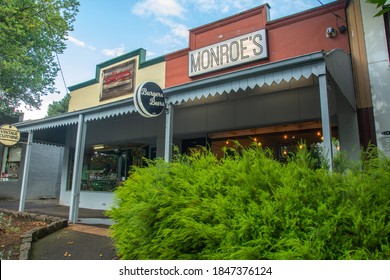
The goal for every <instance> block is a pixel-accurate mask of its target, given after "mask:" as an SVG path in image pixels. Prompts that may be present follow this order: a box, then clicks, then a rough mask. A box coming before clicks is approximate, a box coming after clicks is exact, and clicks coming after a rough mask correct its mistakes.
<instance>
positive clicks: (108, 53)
mask: <svg viewBox="0 0 390 280" xmlns="http://www.w3.org/2000/svg"><path fill="white" fill-rule="evenodd" d="M102 53H103V54H104V55H105V56H111V57H116V56H120V55H122V54H124V53H125V47H124V46H121V47H119V48H113V49H104V50H103V51H102Z"/></svg>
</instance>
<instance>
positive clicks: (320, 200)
mask: <svg viewBox="0 0 390 280" xmlns="http://www.w3.org/2000/svg"><path fill="white" fill-rule="evenodd" d="M365 158H366V160H365V162H364V164H361V166H362V167H361V168H359V169H357V168H351V169H345V168H344V169H343V172H342V173H338V172H329V171H328V170H327V169H325V168H316V167H315V166H316V160H315V159H314V158H313V156H312V155H311V154H310V152H309V151H308V150H307V149H302V150H299V151H298V152H297V153H295V154H294V155H292V156H291V157H290V159H289V160H288V161H287V162H285V163H281V162H278V161H277V160H275V159H273V158H272V156H271V153H270V152H269V151H267V150H265V149H261V148H258V147H255V146H253V147H250V148H245V149H244V148H242V147H239V148H237V149H232V150H231V151H230V152H229V153H227V152H226V153H225V157H223V158H222V159H217V158H216V157H215V156H214V155H213V154H212V153H211V152H210V151H208V150H207V149H204V150H202V151H197V152H194V153H193V154H191V155H183V156H179V157H177V158H175V160H174V161H172V162H170V163H166V162H164V161H163V160H161V159H157V160H154V161H149V162H148V166H147V167H139V168H135V169H134V170H133V171H132V173H131V175H130V176H129V178H128V179H127V180H126V181H125V182H124V184H123V185H122V186H121V187H119V188H118V189H117V190H116V192H115V203H114V206H113V207H112V209H111V210H110V211H108V215H109V216H110V218H111V219H112V220H113V221H114V225H112V227H111V230H112V237H113V239H114V241H115V244H116V247H117V250H118V253H119V254H120V255H121V256H122V258H123V259H141V260H147V259H154V260H156V259H165V260H169V259H178V260H186V259H195V260H197V259H203V260H204V259H214V260H216V259H217V260H224V259H245V260H247V259H274V260H279V259H283V260H296V259H308V260H309V259H316V260H326V259H332V260H333V259H390V216H389V215H390V160H389V159H388V158H386V157H384V156H382V157H378V156H371V157H370V156H366V157H365Z"/></svg>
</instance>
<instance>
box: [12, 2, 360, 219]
mask: <svg viewBox="0 0 390 280" xmlns="http://www.w3.org/2000/svg"><path fill="white" fill-rule="evenodd" d="M344 6H345V2H344V1H337V2H334V3H331V4H328V5H326V6H324V7H319V8H315V9H312V10H308V11H305V12H303V13H299V14H296V15H292V16H289V17H286V18H282V19H279V20H274V21H270V20H269V6H268V5H262V6H259V7H256V8H254V9H251V10H248V11H245V12H242V13H240V14H237V15H234V16H232V17H229V18H225V19H222V20H220V21H217V22H214V23H210V24H207V25H204V26H201V27H198V28H195V29H192V30H189V47H188V48H186V49H183V50H179V51H177V52H174V53H171V54H168V55H165V56H163V57H159V58H156V59H153V60H149V61H146V60H145V57H146V55H145V54H146V53H145V51H144V50H143V49H139V50H136V51H133V52H131V53H128V54H125V55H123V56H120V57H118V58H116V59H114V60H110V61H107V62H104V63H102V64H99V65H97V67H96V75H95V78H94V79H92V80H89V81H86V82H85V83H82V84H79V85H75V86H73V87H70V88H69V89H70V91H71V101H70V106H69V112H68V113H67V114H64V115H61V116H58V117H53V118H48V119H43V120H36V121H30V122H23V123H18V124H16V126H17V127H18V128H19V129H20V130H21V131H22V132H24V133H27V134H28V135H29V136H30V137H29V139H30V140H29V141H31V142H35V143H48V144H51V145H57V146H61V147H64V148H63V149H64V153H63V162H62V165H61V166H62V170H61V191H60V203H61V204H64V205H69V206H70V214H69V219H70V220H71V221H77V211H78V210H77V209H78V207H86V208H93V209H108V208H109V207H110V205H111V204H112V203H113V193H112V191H113V190H114V189H115V188H116V187H117V186H118V185H119V184H120V183H121V182H122V181H123V180H125V178H126V177H127V174H128V172H129V171H130V170H131V168H132V166H139V165H142V164H143V162H142V158H143V157H146V158H150V159H153V158H155V157H164V158H165V160H166V161H169V160H170V159H171V157H172V149H173V147H174V146H177V147H178V148H179V150H180V151H181V152H183V153H185V152H189V151H190V150H191V148H196V147H197V146H199V145H200V146H205V145H208V146H209V147H211V149H212V151H213V152H214V153H216V154H217V155H220V153H221V149H222V148H223V147H225V146H229V145H232V143H233V142H235V141H238V142H240V143H241V144H242V145H244V146H246V145H250V144H251V143H253V142H255V143H257V144H258V145H261V146H264V147H268V148H270V149H271V150H272V151H274V155H275V157H276V158H278V159H280V160H283V158H284V157H285V155H286V154H287V153H288V152H289V150H290V149H291V148H292V147H293V146H296V145H298V144H299V143H300V142H301V141H304V142H306V143H307V144H308V145H310V144H315V143H321V145H323V147H324V149H325V151H326V157H327V160H328V161H329V162H330V161H331V158H332V152H333V151H334V149H332V138H333V137H334V138H337V139H338V141H339V143H340V148H341V149H343V150H346V151H348V152H349V153H350V154H351V157H354V156H355V157H357V156H358V154H359V148H360V143H359V132H358V123H357V115H356V101H355V92H354V84H353V77H352V70H351V60H350V55H349V51H350V49H349V40H348V34H344V33H343V34H342V33H339V34H337V35H336V36H330V37H329V36H328V35H329V34H328V33H327V30H328V28H329V27H330V26H332V25H334V23H335V20H336V19H335V14H337V15H338V16H339V17H341V18H345V10H344ZM148 82H153V83H154V84H157V85H158V86H159V87H160V88H161V89H162V92H163V94H164V98H163V99H164V103H165V104H164V107H165V109H164V111H163V112H162V113H161V114H159V115H158V116H157V115H156V116H153V115H148V114H145V112H144V110H143V109H142V108H141V111H140V108H139V107H140V106H139V105H137V102H138V101H137V100H138V99H137V92H138V90H139V89H140V85H144V84H145V83H148ZM145 95H148V96H149V97H151V98H150V99H149V101H148V102H149V104H152V103H153V104H157V103H158V104H159V105H161V104H160V103H161V102H160V101H159V102H157V101H156V98H157V97H160V93H156V91H155V90H145ZM27 158H28V156H27Z"/></svg>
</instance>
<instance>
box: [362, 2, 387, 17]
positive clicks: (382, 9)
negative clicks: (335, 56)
mask: <svg viewBox="0 0 390 280" xmlns="http://www.w3.org/2000/svg"><path fill="white" fill-rule="evenodd" d="M366 2H367V3H371V4H374V5H376V8H377V9H380V11H379V12H378V13H377V14H376V15H375V16H376V17H378V16H381V15H383V14H384V13H387V12H388V11H390V6H389V5H386V2H387V0H366Z"/></svg>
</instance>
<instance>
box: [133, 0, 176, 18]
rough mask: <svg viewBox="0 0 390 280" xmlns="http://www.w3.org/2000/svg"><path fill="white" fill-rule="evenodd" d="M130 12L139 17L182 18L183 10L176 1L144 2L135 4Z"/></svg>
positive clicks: (149, 0) (154, 0) (147, 0)
mask: <svg viewBox="0 0 390 280" xmlns="http://www.w3.org/2000/svg"><path fill="white" fill-rule="evenodd" d="M132 12H133V13H134V14H136V15H139V16H155V17H169V16H175V17H180V18H182V17H183V13H184V8H183V6H182V5H180V4H179V3H178V2H177V1H176V0H146V1H140V2H138V3H136V4H135V5H134V7H133V9H132Z"/></svg>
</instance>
